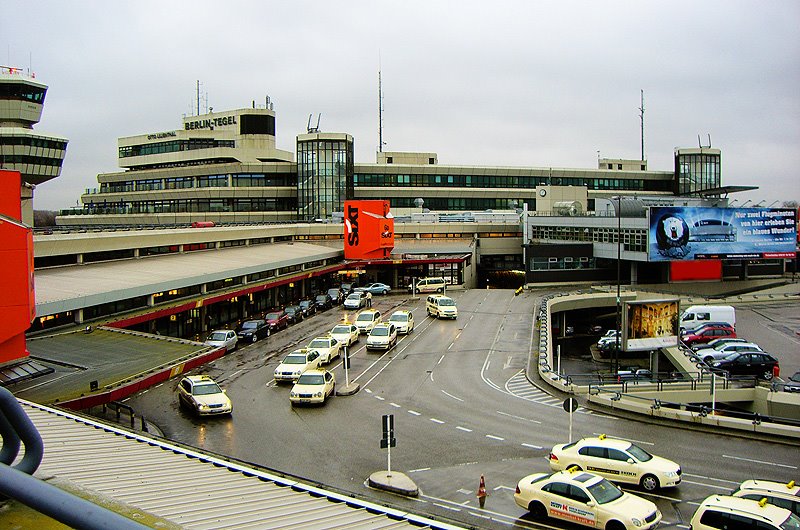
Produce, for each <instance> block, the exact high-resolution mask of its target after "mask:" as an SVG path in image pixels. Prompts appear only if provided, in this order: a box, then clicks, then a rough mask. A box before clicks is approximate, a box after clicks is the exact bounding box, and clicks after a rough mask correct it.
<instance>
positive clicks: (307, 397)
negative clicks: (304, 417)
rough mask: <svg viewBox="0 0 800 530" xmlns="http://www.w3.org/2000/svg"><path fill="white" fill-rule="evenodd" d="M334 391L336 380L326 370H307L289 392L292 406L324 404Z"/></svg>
mask: <svg viewBox="0 0 800 530" xmlns="http://www.w3.org/2000/svg"><path fill="white" fill-rule="evenodd" d="M335 391H336V378H335V377H334V376H333V374H332V373H331V372H329V371H328V370H309V371H307V372H305V373H304V374H303V375H301V376H300V377H299V378H298V379H297V382H296V383H295V384H294V386H293V387H292V391H291V392H289V401H290V402H291V403H292V405H297V404H300V403H325V400H327V399H328V397H330V396H332V395H333V393H334V392H335Z"/></svg>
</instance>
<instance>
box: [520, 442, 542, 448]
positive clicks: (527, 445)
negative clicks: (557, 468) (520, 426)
mask: <svg viewBox="0 0 800 530" xmlns="http://www.w3.org/2000/svg"><path fill="white" fill-rule="evenodd" d="M522 447H530V448H531V449H544V447H542V446H541V445H533V444H525V443H524V444H522Z"/></svg>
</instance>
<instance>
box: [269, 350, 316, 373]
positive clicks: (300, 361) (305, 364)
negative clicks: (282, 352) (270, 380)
mask: <svg viewBox="0 0 800 530" xmlns="http://www.w3.org/2000/svg"><path fill="white" fill-rule="evenodd" d="M321 360H322V358H321V357H320V354H319V352H318V351H316V350H309V349H308V348H300V349H299V350H294V351H293V352H292V353H290V354H289V355H287V356H286V357H284V358H283V360H282V361H281V362H280V364H278V366H277V367H276V368H275V372H274V374H273V376H274V377H275V381H296V380H297V378H298V377H300V376H301V375H302V374H303V373H304V372H305V371H307V370H316V369H317V368H319V364H320V362H321Z"/></svg>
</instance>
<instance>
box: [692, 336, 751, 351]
mask: <svg viewBox="0 0 800 530" xmlns="http://www.w3.org/2000/svg"><path fill="white" fill-rule="evenodd" d="M731 342H747V340H746V339H743V338H741V337H722V338H721V339H714V340H712V341H711V342H707V343H705V344H703V343H700V344H695V345H694V346H692V349H693V350H694V351H698V350H705V349H706V348H716V347H717V346H719V345H720V344H729V343H731Z"/></svg>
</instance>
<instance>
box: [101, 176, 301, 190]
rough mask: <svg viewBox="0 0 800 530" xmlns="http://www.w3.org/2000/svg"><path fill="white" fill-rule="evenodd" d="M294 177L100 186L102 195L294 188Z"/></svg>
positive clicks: (188, 179)
mask: <svg viewBox="0 0 800 530" xmlns="http://www.w3.org/2000/svg"><path fill="white" fill-rule="evenodd" d="M295 181H296V178H295V177H294V175H291V174H285V173H276V174H269V175H265V174H263V173H242V174H233V175H208V176H201V177H170V178H160V179H143V180H133V181H130V180H129V181H123V182H104V183H102V184H100V193H122V192H130V191H157V190H170V189H186V188H227V187H234V188H250V187H255V188H267V187H277V186H294V185H295Z"/></svg>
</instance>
